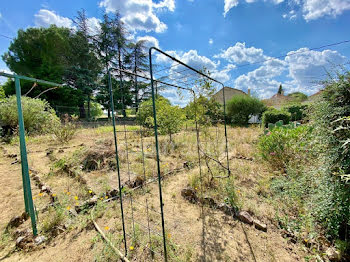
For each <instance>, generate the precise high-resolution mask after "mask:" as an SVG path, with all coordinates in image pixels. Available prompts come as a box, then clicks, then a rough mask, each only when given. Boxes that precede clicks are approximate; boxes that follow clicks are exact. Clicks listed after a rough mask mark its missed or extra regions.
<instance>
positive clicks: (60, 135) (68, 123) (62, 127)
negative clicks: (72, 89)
mask: <svg viewBox="0 0 350 262" xmlns="http://www.w3.org/2000/svg"><path fill="white" fill-rule="evenodd" d="M77 119H78V117H76V116H72V117H69V116H68V115H67V114H65V115H64V116H63V118H62V123H61V124H57V125H55V126H54V127H53V134H54V136H55V139H56V140H57V141H59V142H60V143H62V144H65V143H68V142H69V141H70V140H72V139H73V137H74V135H75V133H76V132H77V126H76V124H75V123H74V122H75V121H76V120H77Z"/></svg>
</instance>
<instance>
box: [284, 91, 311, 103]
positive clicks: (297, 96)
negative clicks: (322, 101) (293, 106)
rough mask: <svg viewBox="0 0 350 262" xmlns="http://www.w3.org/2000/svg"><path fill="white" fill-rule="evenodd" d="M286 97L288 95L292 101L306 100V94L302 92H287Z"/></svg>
mask: <svg viewBox="0 0 350 262" xmlns="http://www.w3.org/2000/svg"><path fill="white" fill-rule="evenodd" d="M288 97H290V98H291V99H292V100H293V103H301V102H304V101H305V100H307V95H305V94H304V93H302V92H294V93H290V94H288Z"/></svg>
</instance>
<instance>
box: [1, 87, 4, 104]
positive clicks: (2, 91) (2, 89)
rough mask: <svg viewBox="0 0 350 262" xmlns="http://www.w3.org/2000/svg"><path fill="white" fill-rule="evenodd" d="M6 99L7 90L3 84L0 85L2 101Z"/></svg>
mask: <svg viewBox="0 0 350 262" xmlns="http://www.w3.org/2000/svg"><path fill="white" fill-rule="evenodd" d="M3 99H5V90H4V88H3V87H2V86H0V101H1V100H3Z"/></svg>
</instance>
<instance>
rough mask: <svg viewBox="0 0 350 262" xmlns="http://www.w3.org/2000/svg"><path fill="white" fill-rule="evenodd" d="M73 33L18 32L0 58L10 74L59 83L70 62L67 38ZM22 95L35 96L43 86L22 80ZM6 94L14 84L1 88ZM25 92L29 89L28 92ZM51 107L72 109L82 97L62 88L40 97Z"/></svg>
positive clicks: (60, 30)
mask: <svg viewBox="0 0 350 262" xmlns="http://www.w3.org/2000/svg"><path fill="white" fill-rule="evenodd" d="M72 36H73V33H72V32H71V31H70V29H68V28H63V27H56V26H55V25H52V26H50V27H49V28H28V29H26V30H22V29H21V30H19V31H18V33H17V37H16V38H15V39H14V40H13V41H12V42H11V44H10V47H9V49H8V51H7V52H6V53H5V54H4V55H3V56H2V58H3V60H4V61H5V63H6V64H7V66H8V67H9V68H10V70H11V71H13V72H15V73H17V74H20V75H25V76H29V77H34V78H39V79H45V80H49V81H53V82H58V83H63V75H64V72H65V71H66V68H67V67H68V66H69V65H70V63H71V57H72V53H71V51H72V50H71V48H70V43H71V41H70V39H71V38H72ZM21 84H22V93H23V94H27V95H28V96H30V97H36V96H38V95H39V94H41V93H42V92H43V91H44V90H46V89H47V87H45V86H42V85H37V86H36V87H34V88H32V87H33V85H32V83H28V82H26V81H22V82H21ZM4 90H5V93H6V95H11V94H14V92H15V91H14V90H15V89H14V83H13V81H8V82H6V83H5V85H4ZM29 90H31V91H30V92H29ZM40 98H43V99H46V100H47V101H48V102H49V103H50V104H51V106H53V107H54V108H55V107H56V106H76V105H77V104H78V103H79V100H80V99H81V98H82V93H81V92H80V90H78V89H73V88H70V87H69V86H64V87H61V88H57V89H55V90H51V91H50V92H46V93H44V94H42V95H41V96H40Z"/></svg>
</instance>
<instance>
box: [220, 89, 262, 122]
mask: <svg viewBox="0 0 350 262" xmlns="http://www.w3.org/2000/svg"><path fill="white" fill-rule="evenodd" d="M265 110H266V106H265V105H264V104H263V102H261V101H260V100H259V99H257V98H255V97H251V96H247V95H236V96H233V97H232V98H231V99H230V100H229V101H228V102H227V116H228V117H229V118H230V119H231V121H232V123H234V124H238V125H247V124H248V121H249V118H250V117H252V116H254V115H260V116H261V114H262V113H263V112H264V111H265Z"/></svg>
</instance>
